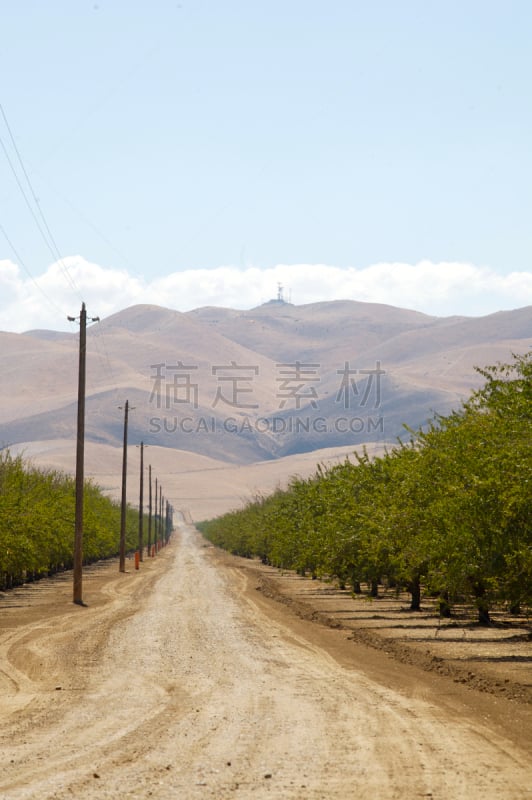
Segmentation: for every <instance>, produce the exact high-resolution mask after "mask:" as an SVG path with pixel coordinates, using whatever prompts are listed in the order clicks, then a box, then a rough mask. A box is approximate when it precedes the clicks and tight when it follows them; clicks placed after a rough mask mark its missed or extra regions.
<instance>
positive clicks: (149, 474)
mask: <svg viewBox="0 0 532 800" xmlns="http://www.w3.org/2000/svg"><path fill="white" fill-rule="evenodd" d="M148 476H149V493H148V558H149V557H150V556H151V516H152V515H151V512H152V497H151V464H150V465H149V466H148Z"/></svg>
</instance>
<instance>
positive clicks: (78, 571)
mask: <svg viewBox="0 0 532 800" xmlns="http://www.w3.org/2000/svg"><path fill="white" fill-rule="evenodd" d="M68 319H69V320H70V322H74V321H75V319H76V318H75V317H68ZM98 320H99V317H92V318H91V321H92V322H97V321H98ZM86 355H87V310H86V308H85V303H82V304H81V312H80V315H79V368H78V427H77V444H76V515H75V522H74V597H73V600H74V603H77V604H78V605H80V606H82V605H84V602H83V485H84V457H85V363H86Z"/></svg>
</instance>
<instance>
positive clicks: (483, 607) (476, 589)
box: [473, 583, 491, 625]
mask: <svg viewBox="0 0 532 800" xmlns="http://www.w3.org/2000/svg"><path fill="white" fill-rule="evenodd" d="M473 596H474V598H475V601H476V605H477V608H478V624H479V625H491V619H490V611H489V603H488V598H487V597H486V587H485V586H484V584H483V583H475V584H474V585H473Z"/></svg>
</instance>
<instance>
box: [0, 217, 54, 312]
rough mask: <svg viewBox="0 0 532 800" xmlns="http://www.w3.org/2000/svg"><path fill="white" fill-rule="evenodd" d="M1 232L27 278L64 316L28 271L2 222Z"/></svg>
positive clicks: (0, 225) (0, 224)
mask: <svg viewBox="0 0 532 800" xmlns="http://www.w3.org/2000/svg"><path fill="white" fill-rule="evenodd" d="M0 231H1V232H2V234H3V235H4V238H5V240H6V242H7V243H8V245H9V246H10V248H11V250H12V251H13V254H14V256H15V258H16V259H17V261H18V263H19V264H20V266H21V267H22V269H23V270H24V272H25V273H26V274H27V276H28V277H29V279H30V280H31V282H32V283H33V285H34V286H35V288H36V289H38V290H39V291H40V292H41V294H42V295H43V297H45V299H46V300H47V301H48V303H50V305H51V306H52V307H53V308H54V309H55V310H56V311H59V313H60V314H61V315H63V313H64V312H63V309H61V308H59V306H58V305H57V303H56V302H55V300H53V299H52V298H51V297H50V296H49V295H48V294H47V293H46V292H45V291H44V289H43V288H42V286H40V285H39V283H38V282H37V281H36V279H35V278H34V277H33V275H32V274H31V272H30V270H29V269H28V267H27V266H26V264H25V263H24V260H23V258H22V256H21V255H20V253H19V252H18V251H17V249H16V248H15V245H14V244H13V242H12V241H11V239H10V238H9V236H8V235H7V231H6V230H5V228H4V226H3V225H2V223H1V222H0Z"/></svg>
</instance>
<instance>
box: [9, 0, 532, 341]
mask: <svg viewBox="0 0 532 800" xmlns="http://www.w3.org/2000/svg"><path fill="white" fill-rule="evenodd" d="M0 37H1V39H0V41H1V48H2V69H1V74H0V103H1V105H2V107H3V109H4V112H5V114H6V117H7V119H8V122H9V125H10V128H11V131H12V133H13V135H14V137H15V139H16V143H17V146H18V149H19V152H20V154H21V156H22V158H23V161H24V164H25V167H26V169H27V172H28V175H29V177H30V179H31V183H32V185H33V188H34V190H35V193H36V195H37V197H38V199H39V203H40V208H41V209H42V211H43V212H44V214H45V218H46V221H47V223H48V225H49V227H50V229H51V231H52V233H53V236H54V239H55V241H56V243H57V246H58V249H59V251H60V253H61V255H62V256H64V257H69V256H75V255H79V256H81V257H82V258H83V259H86V260H87V261H88V262H90V263H92V264H96V265H99V266H100V267H102V268H103V269H104V270H123V271H125V272H126V273H127V276H128V277H129V278H131V279H137V280H139V281H141V282H145V283H146V284H149V283H150V282H151V281H153V280H155V279H162V278H164V277H165V276H169V275H173V274H174V273H178V272H181V271H185V270H191V269H194V270H197V269H200V268H202V269H206V270H216V269H217V268H220V267H233V268H234V269H236V270H245V269H246V268H250V267H257V268H258V269H260V270H267V269H273V268H275V267H276V266H277V265H295V264H309V265H312V264H324V265H330V266H332V267H335V268H340V270H341V269H345V268H352V269H353V268H354V269H357V270H358V269H360V270H364V269H366V268H369V267H370V266H371V265H375V264H379V263H386V264H395V263H397V262H402V263H403V264H408V265H416V264H418V263H419V262H420V261H422V260H426V261H429V262H431V263H432V264H435V265H438V264H440V263H441V262H455V263H460V264H461V263H467V264H471V265H474V266H475V267H476V268H478V269H488V270H489V271H490V274H491V275H493V274H495V275H509V274H510V273H520V274H521V276H522V277H523V273H524V274H525V275H524V279H526V278H527V276H528V277H530V275H531V273H532V261H531V252H532V226H531V220H532V201H531V197H532V193H531V187H532V155H531V151H532V92H531V85H532V84H531V78H532V48H531V47H530V42H531V37H532V3H530V2H529V1H528V0H504V2H503V1H502V0H501V2H494V1H493V0H482V1H480V0H478V1H477V0H461V1H460V2H458V1H457V0H439V1H438V2H436V1H435V0H425V2H421V1H414V0H397V1H396V2H393V1H392V0H371V2H370V0H364V1H363V2H362V0H352V2H348V1H347V0H329V2H327V3H325V2H315V1H314V0H285V2H279V0H270V2H254V1H252V0H248V2H244V0H225V1H223V0H220V1H218V0H217V1H216V2H215V1H214V0H179V2H166V1H165V0H154V2H150V3H148V2H139V1H138V0H127V1H126V0H87V1H86V0H46V1H45V0H39V1H37V0H33V2H32V1H31V0H11V1H10V0H2V2H0ZM0 138H1V140H2V142H3V143H4V145H5V147H6V148H7V149H8V152H9V154H10V156H11V158H12V160H13V163H15V166H17V168H18V165H17V160H16V155H15V153H14V151H13V147H12V143H11V140H10V137H9V132H8V131H7V129H6V126H5V122H4V120H3V119H2V118H0ZM19 173H20V170H19ZM21 180H22V178H21ZM0 224H1V225H2V229H3V231H5V232H6V233H7V235H8V237H9V240H10V242H11V244H12V245H13V246H14V248H15V250H16V254H15V253H14V252H13V249H12V247H11V246H10V245H9V244H8V242H7V240H6V238H5V236H4V235H3V234H2V231H0V262H2V260H7V261H10V262H13V263H14V264H15V265H17V266H18V267H19V269H20V270H21V273H20V276H19V278H20V279H24V280H25V281H27V280H28V273H31V274H32V276H33V277H34V278H36V279H39V276H42V275H43V274H44V273H45V272H46V270H47V269H48V268H49V266H50V264H51V263H52V262H53V261H54V260H55V259H54V258H53V257H52V256H53V254H52V253H51V252H50V250H49V249H48V248H47V247H46V245H45V243H44V241H43V238H42V237H41V234H40V233H39V231H38V229H37V226H36V223H35V221H34V219H33V218H32V216H31V215H30V213H29V211H28V209H27V207H26V204H25V201H24V198H23V197H22V194H21V192H20V189H19V187H18V186H17V183H16V182H15V179H14V177H13V175H12V172H11V168H10V166H9V164H8V162H7V159H6V157H5V154H4V152H3V151H2V150H0ZM21 261H22V262H23V263H22V264H21V263H20V262H21ZM390 269H391V268H390ZM441 269H442V270H444V267H441ZM72 274H73V275H74V272H73V273H72ZM419 275H420V281H421V280H422V279H425V278H423V276H422V273H421V272H420V273H419ZM11 279H12V280H15V278H13V276H12V275H11V278H10V280H11ZM6 280H7V279H6ZM94 280H96V278H94ZM50 287H51V284H50V285H49V288H48V290H47V291H49V290H51V289H50ZM527 287H529V284H528V283H526V281H525V289H526V291H527V290H528V289H527ZM66 289H68V287H66ZM274 289H275V286H272V293H273V290H274ZM14 291H15V290H14ZM17 291H18V292H20V291H22V289H21V287H20V286H18V287H17ZM104 291H105V290H104ZM526 291H525V296H524V297H523V300H522V303H521V305H525V304H527V303H532V295H531V296H528V297H527V296H526ZM520 292H521V295H522V290H520ZM19 299H20V298H19ZM178 299H179V298H176V299H175V302H173V305H175V306H176V307H179V303H178ZM265 299H267V298H265ZM296 299H297V298H296ZM353 299H356V297H354V298H353ZM229 300H230V298H229V297H228V298H227V300H226V301H225V300H224V296H223V292H222V293H221V294H220V298H219V304H227V305H229V304H230V302H229ZM250 301H251V297H250ZM414 301H415V295H413V302H412V303H411V306H412V307H419V303H417V305H416V302H414ZM76 302H77V301H76ZM191 302H192V301H191ZM209 302H210V301H209ZM508 302H509V303H510V304H511V303H512V301H511V300H508ZM127 304H128V301H127V300H126V302H125V303H124V305H127ZM163 304H164V303H163ZM185 304H186V303H185ZM398 304H402V305H404V304H405V303H404V302H403V301H402V297H401V303H398ZM506 307H508V303H507V304H506ZM421 310H425V309H423V308H422V309H421ZM428 310H430V309H428ZM451 310H452V309H451ZM459 310H460V309H459ZM493 310H496V309H495V308H494V309H493ZM482 311H483V309H480V310H479V309H476V308H475V307H474V304H473V305H472V306H471V313H482ZM95 313H96V312H95ZM461 313H467V308H466V309H465V310H461ZM9 324H10V323H9V318H8V317H6V318H5V320H4V325H3V327H6V326H8V325H9ZM0 327H2V318H1V315H0Z"/></svg>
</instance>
